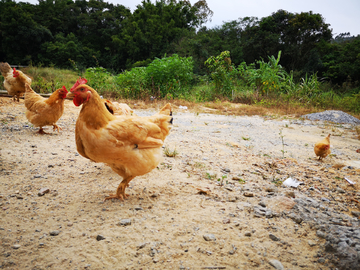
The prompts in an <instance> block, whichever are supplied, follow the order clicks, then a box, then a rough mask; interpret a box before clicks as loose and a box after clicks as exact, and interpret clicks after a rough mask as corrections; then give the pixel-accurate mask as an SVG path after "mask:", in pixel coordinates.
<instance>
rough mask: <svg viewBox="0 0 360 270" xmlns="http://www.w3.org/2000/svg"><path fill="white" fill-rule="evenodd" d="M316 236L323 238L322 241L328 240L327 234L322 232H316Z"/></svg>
mask: <svg viewBox="0 0 360 270" xmlns="http://www.w3.org/2000/svg"><path fill="white" fill-rule="evenodd" d="M316 235H317V236H318V237H320V238H322V239H325V238H326V235H325V233H324V232H322V231H319V230H318V231H316Z"/></svg>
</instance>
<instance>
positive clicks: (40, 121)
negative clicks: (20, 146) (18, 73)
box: [25, 84, 68, 134]
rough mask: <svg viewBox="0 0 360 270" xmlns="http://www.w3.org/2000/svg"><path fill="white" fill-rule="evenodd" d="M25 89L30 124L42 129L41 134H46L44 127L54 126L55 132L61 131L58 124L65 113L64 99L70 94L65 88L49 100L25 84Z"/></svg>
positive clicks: (56, 92)
mask: <svg viewBox="0 0 360 270" xmlns="http://www.w3.org/2000/svg"><path fill="white" fill-rule="evenodd" d="M25 89H26V92H25V107H26V109H27V110H26V118H27V119H28V120H29V122H30V123H32V124H33V125H34V126H36V127H40V129H39V131H38V132H39V133H40V134H46V132H45V131H44V130H43V126H53V130H55V129H56V130H57V131H59V129H61V127H59V126H58V125H56V122H57V121H58V120H59V119H60V117H61V116H62V115H63V113H64V99H65V98H66V95H67V93H68V91H67V90H66V88H65V86H63V87H62V88H59V89H57V90H56V91H55V92H54V93H52V94H51V96H50V97H49V98H44V97H42V96H40V95H39V94H37V93H36V92H34V91H33V90H32V89H31V87H30V85H28V84H25Z"/></svg>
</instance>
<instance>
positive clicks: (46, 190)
mask: <svg viewBox="0 0 360 270" xmlns="http://www.w3.org/2000/svg"><path fill="white" fill-rule="evenodd" d="M49 192H50V189H48V188H42V189H40V190H39V192H38V196H44V195H45V194H46V193H49Z"/></svg>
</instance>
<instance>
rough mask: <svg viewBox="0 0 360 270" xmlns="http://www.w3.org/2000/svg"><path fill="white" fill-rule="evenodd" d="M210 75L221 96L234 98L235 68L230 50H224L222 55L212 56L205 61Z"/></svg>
mask: <svg viewBox="0 0 360 270" xmlns="http://www.w3.org/2000/svg"><path fill="white" fill-rule="evenodd" d="M205 66H206V67H207V68H208V70H209V71H210V76H211V78H212V79H213V80H214V82H215V90H216V91H217V93H218V94H219V95H220V96H223V97H228V98H232V96H233V93H232V88H233V79H234V76H235V72H234V71H235V68H234V66H233V65H232V64H231V58H230V52H229V51H224V52H222V53H221V54H220V55H218V56H216V57H214V56H211V57H210V58H209V59H208V60H206V61H205Z"/></svg>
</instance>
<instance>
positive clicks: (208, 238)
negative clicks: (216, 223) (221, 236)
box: [203, 233, 216, 241]
mask: <svg viewBox="0 0 360 270" xmlns="http://www.w3.org/2000/svg"><path fill="white" fill-rule="evenodd" d="M203 237H204V239H205V240H206V241H216V237H215V235H213V234H211V233H208V234H204V235H203Z"/></svg>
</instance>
